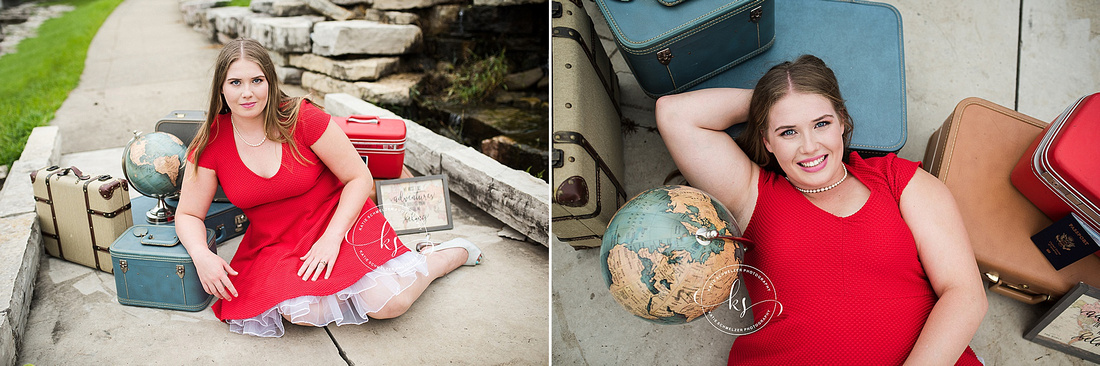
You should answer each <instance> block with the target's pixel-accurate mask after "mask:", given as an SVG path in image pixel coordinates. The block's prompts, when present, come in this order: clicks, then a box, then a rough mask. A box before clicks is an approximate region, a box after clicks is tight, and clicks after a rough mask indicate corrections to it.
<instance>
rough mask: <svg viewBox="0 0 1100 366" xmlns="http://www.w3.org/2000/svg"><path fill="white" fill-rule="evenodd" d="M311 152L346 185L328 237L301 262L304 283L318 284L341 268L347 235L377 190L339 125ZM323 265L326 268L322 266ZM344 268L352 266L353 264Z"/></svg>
mask: <svg viewBox="0 0 1100 366" xmlns="http://www.w3.org/2000/svg"><path fill="white" fill-rule="evenodd" d="M310 148H312V149H313V152H314V153H316V154H317V157H318V158H320V159H321V162H322V163H323V164H325V166H327V167H328V169H329V170H331V171H332V173H333V174H335V175H336V178H338V179H340V182H341V183H344V188H343V190H342V191H341V192H340V201H339V202H338V203H337V204H336V212H334V213H333V215H332V220H330V221H329V224H328V227H327V228H325V232H324V234H322V235H321V238H319V239H318V240H317V242H316V243H314V244H313V248H311V249H310V251H309V253H306V255H305V256H303V257H302V258H301V259H302V261H303V263H302V267H300V268H299V269H298V275H299V276H302V279H303V280H304V279H308V278H310V277H312V279H313V280H316V279H317V277H318V276H319V275H320V274H321V272H324V273H325V276H324V278H328V277H329V275H330V274H331V273H332V267H334V266H336V265H337V264H336V257H337V255H338V254H339V251H340V243H342V242H343V241H344V233H346V232H347V231H348V229H350V228H351V226H352V224H353V223H354V222H355V219H356V217H358V215H359V211H361V210H362V209H363V203H365V202H366V201H367V197H368V196H370V193H371V191H373V190H374V180H373V179H372V178H371V174H370V170H368V169H367V166H366V164H363V160H362V159H361V158H360V157H359V154H358V153H356V152H355V147H354V146H352V145H351V140H348V137H347V135H345V134H344V132H343V131H341V130H340V126H337V125H336V123H334V122H331V121H330V122H329V124H328V127H326V128H325V132H324V133H323V134H321V137H320V138H318V139H317V142H314V143H313V145H312V146H310ZM321 261H324V262H325V264H324V265H321V264H319V262H321ZM343 265H351V263H344V264H343Z"/></svg>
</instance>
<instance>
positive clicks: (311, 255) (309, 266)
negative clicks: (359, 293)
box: [298, 236, 344, 281]
mask: <svg viewBox="0 0 1100 366" xmlns="http://www.w3.org/2000/svg"><path fill="white" fill-rule="evenodd" d="M343 240H344V238H340V237H338V238H335V239H332V238H328V237H326V236H322V237H321V239H318V240H317V242H316V243H313V247H312V248H310V249H309V252H308V253H306V255H304V256H302V257H301V258H298V259H300V260H302V266H301V267H299V268H298V275H299V276H302V281H307V280H309V281H316V280H317V277H319V276H320V275H321V272H324V273H325V279H326V280H327V279H328V277H329V275H331V274H332V267H334V266H336V257H337V256H338V255H339V254H340V244H341V243H342V242H343Z"/></svg>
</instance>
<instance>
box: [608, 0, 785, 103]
mask: <svg viewBox="0 0 1100 366" xmlns="http://www.w3.org/2000/svg"><path fill="white" fill-rule="evenodd" d="M774 1H775V0H690V1H679V0H676V1H666V2H665V3H662V2H660V1H657V0H633V1H631V0H626V1H621V0H596V5H597V6H599V8H600V13H601V14H603V16H604V19H606V20H607V24H608V27H610V28H611V34H612V35H613V36H614V37H615V43H616V45H618V48H619V51H620V52H622V54H623V57H624V58H625V59H626V63H627V66H629V67H630V70H631V71H633V72H634V77H635V78H637V79H638V84H639V85H640V86H641V87H642V90H643V91H645V93H646V94H647V95H649V96H651V97H659V96H662V95H667V94H674V93H680V92H683V91H686V90H688V89H689V88H691V87H692V86H694V85H696V84H699V83H701V82H703V81H705V80H707V79H708V78H710V77H713V76H714V75H717V74H718V73H721V72H722V71H724V70H726V69H729V68H731V67H734V66H735V65H737V64H739V63H741V62H744V61H745V60H748V59H750V58H752V57H753V56H755V55H757V54H759V53H761V52H763V51H765V50H767V49H768V48H769V47H771V45H772V43H773V42H774V41H775V40H776V36H775V33H776V29H775V28H776V27H775V17H776V16H777V14H776V11H775V10H774V9H773V8H774Z"/></svg>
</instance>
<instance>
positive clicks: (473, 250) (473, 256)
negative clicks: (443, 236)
mask: <svg viewBox="0 0 1100 366" xmlns="http://www.w3.org/2000/svg"><path fill="white" fill-rule="evenodd" d="M428 248H432V249H431V250H430V251H428V253H431V252H435V251H440V250H444V249H451V248H462V249H466V253H467V254H468V255H469V256H468V257H467V258H466V263H463V264H462V265H464V266H476V265H478V264H481V249H479V248H478V247H477V246H476V245H474V243H471V242H470V241H469V240H466V239H463V238H454V239H451V240H448V241H445V242H443V243H440V244H436V243H435V242H432V241H422V242H419V243H416V252H417V253H421V254H424V251H425V250H426V249H428Z"/></svg>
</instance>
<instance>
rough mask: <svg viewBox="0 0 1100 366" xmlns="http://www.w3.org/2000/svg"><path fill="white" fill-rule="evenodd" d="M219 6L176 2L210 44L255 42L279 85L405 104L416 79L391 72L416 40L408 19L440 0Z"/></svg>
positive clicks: (259, 0)
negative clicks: (271, 63) (269, 61)
mask: <svg viewBox="0 0 1100 366" xmlns="http://www.w3.org/2000/svg"><path fill="white" fill-rule="evenodd" d="M227 2H228V1H226V0H187V1H183V2H181V3H180V9H181V10H182V11H183V13H184V21H186V22H187V24H189V25H191V26H193V27H195V28H196V29H197V30H199V31H201V32H203V33H204V34H206V35H207V36H208V37H210V39H211V40H212V41H217V42H220V43H226V42H228V41H229V40H232V39H234V38H237V37H248V38H253V39H256V40H257V41H259V42H260V43H261V44H263V45H264V47H266V48H267V49H268V50H269V51H271V56H272V60H273V61H274V62H275V65H276V66H277V71H278V73H279V78H280V80H281V81H283V82H284V83H288V84H301V85H302V86H303V87H305V88H307V89H312V90H316V91H319V92H322V93H336V92H339V93H347V94H351V95H354V96H358V97H360V98H362V99H363V100H367V101H370V102H373V103H380V104H389V105H409V104H410V102H411V100H410V96H409V90H410V88H412V87H413V86H414V85H416V84H417V83H418V82H419V81H420V79H421V78H422V75H421V74H418V73H397V72H398V70H399V67H398V66H399V64H400V62H401V58H400V57H401V56H403V55H410V54H412V53H414V52H415V51H416V50H417V49H418V47H419V46H420V44H421V42H422V40H421V38H422V36H421V31H420V28H419V27H417V26H416V25H413V23H415V22H416V21H418V20H419V17H418V15H416V14H414V13H407V12H402V11H400V10H410V9H417V8H423V7H429V6H433V5H436V4H437V3H442V2H445V1H440V0H420V1H404V0H373V1H371V0H334V1H330V0H252V2H251V5H250V6H249V7H248V8H245V7H223V6H224V5H225V4H226V3H227Z"/></svg>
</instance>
